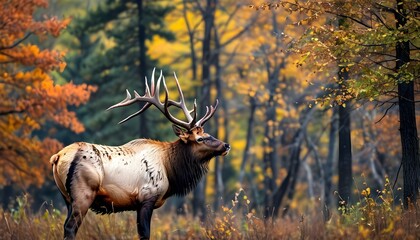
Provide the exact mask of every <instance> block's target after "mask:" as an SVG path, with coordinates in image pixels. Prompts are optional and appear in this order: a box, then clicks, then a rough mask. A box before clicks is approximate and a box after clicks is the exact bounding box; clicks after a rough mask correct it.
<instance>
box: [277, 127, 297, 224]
mask: <svg viewBox="0 0 420 240" xmlns="http://www.w3.org/2000/svg"><path fill="white" fill-rule="evenodd" d="M302 140H303V132H302V129H301V128H300V129H298V130H297V132H296V133H295V135H294V136H293V140H292V141H293V145H294V147H292V152H291V154H290V166H289V169H288V170H287V176H286V178H285V179H284V180H283V182H282V183H281V184H280V187H279V188H278V189H277V191H276V192H275V194H274V195H273V212H272V215H273V217H277V216H278V214H279V210H280V206H281V203H282V201H283V199H284V197H285V196H286V195H287V194H288V192H289V191H290V188H291V186H292V185H294V184H295V183H296V178H297V174H298V172H299V168H300V153H301V150H302Z"/></svg>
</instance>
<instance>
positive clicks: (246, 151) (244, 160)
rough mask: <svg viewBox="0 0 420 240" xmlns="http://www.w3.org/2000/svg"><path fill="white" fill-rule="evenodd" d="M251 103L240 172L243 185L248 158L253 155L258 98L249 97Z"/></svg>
mask: <svg viewBox="0 0 420 240" xmlns="http://www.w3.org/2000/svg"><path fill="white" fill-rule="evenodd" d="M249 103H250V110H249V118H248V127H247V131H246V143H245V149H244V153H243V158H242V163H241V168H240V172H239V184H240V185H242V182H243V180H244V176H245V166H246V163H247V162H248V159H249V157H250V155H251V152H250V148H251V141H252V138H253V135H252V130H253V128H254V116H255V110H257V103H256V99H255V97H253V96H250V97H249Z"/></svg>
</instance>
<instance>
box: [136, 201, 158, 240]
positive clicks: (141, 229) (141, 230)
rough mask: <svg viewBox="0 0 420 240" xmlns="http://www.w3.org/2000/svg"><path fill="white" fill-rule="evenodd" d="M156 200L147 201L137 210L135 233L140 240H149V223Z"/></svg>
mask: <svg viewBox="0 0 420 240" xmlns="http://www.w3.org/2000/svg"><path fill="white" fill-rule="evenodd" d="M156 200H157V197H152V198H150V199H147V200H145V201H144V202H142V203H141V204H140V207H139V209H137V232H138V234H139V238H140V239H141V240H143V239H149V238H150V222H151V220H152V214H153V209H154V207H155V203H156Z"/></svg>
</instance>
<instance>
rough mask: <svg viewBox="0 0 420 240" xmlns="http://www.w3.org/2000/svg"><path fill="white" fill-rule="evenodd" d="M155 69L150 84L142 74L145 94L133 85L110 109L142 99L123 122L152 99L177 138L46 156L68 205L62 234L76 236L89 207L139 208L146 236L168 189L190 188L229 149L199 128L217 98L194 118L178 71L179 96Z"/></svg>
mask: <svg viewBox="0 0 420 240" xmlns="http://www.w3.org/2000/svg"><path fill="white" fill-rule="evenodd" d="M154 75H155V74H154V71H153V74H152V80H151V88H150V89H149V86H148V85H147V79H146V91H145V94H144V96H140V95H139V94H138V93H137V92H136V91H134V93H135V96H134V98H132V97H131V95H130V93H129V92H128V91H127V98H126V99H125V100H123V101H122V102H120V103H118V104H116V105H114V106H111V107H110V108H109V109H112V108H116V107H123V106H127V105H130V104H133V103H137V102H145V105H144V106H143V108H142V109H140V110H139V111H138V112H136V113H134V114H132V115H130V116H129V117H127V118H126V119H124V120H122V121H121V122H125V121H127V120H128V119H131V118H132V117H134V116H136V115H139V114H140V113H142V112H144V111H145V110H146V109H147V108H149V107H150V106H152V105H154V106H156V107H157V108H158V109H159V110H160V111H161V112H162V113H163V114H164V115H165V116H166V117H167V119H168V120H170V121H171V122H172V123H173V124H174V125H173V129H174V132H175V134H176V135H177V136H178V137H179V139H178V140H177V141H175V142H159V141H155V140H149V139H136V140H133V141H131V142H128V143H126V144H124V145H122V146H104V145H98V144H91V143H85V142H78V143H73V144H71V145H69V146H67V147H65V148H63V149H62V150H61V151H60V152H58V153H57V154H54V155H53V156H52V157H51V159H50V162H51V164H52V166H53V175H54V180H55V182H56V184H57V186H58V188H59V190H60V192H61V194H62V195H63V198H64V200H65V202H66V205H67V209H68V214H67V218H66V221H65V223H64V238H65V239H74V238H75V236H76V233H77V230H78V228H79V227H80V225H81V223H82V221H83V218H84V216H85V215H86V213H87V211H88V209H91V210H93V211H94V212H97V213H102V214H108V213H115V212H121V211H128V210H132V211H137V231H138V234H139V237H140V239H148V238H149V237H150V221H151V217H152V213H153V209H156V208H159V207H161V206H162V205H163V204H164V202H165V200H166V199H167V198H168V197H170V196H172V195H185V194H187V193H188V192H190V191H191V190H192V189H193V188H194V187H195V186H196V185H197V183H198V182H199V180H200V179H201V178H202V177H203V176H204V175H205V174H206V173H207V170H208V163H209V161H210V159H211V158H213V157H215V156H220V155H222V156H224V155H226V154H227V153H228V152H229V150H230V146H229V144H227V143H224V142H222V141H220V140H218V139H216V138H214V137H212V136H210V135H209V134H207V133H205V132H204V130H203V125H204V123H205V122H206V121H207V120H209V119H210V118H211V117H212V116H213V114H214V112H215V110H216V108H217V102H216V105H215V107H213V106H210V108H208V107H206V108H207V112H206V114H205V115H204V116H203V117H202V118H201V119H200V120H198V121H197V119H196V117H197V113H196V108H197V107H196V103H195V102H194V108H193V109H192V110H189V109H187V107H186V106H185V101H184V96H183V93H182V90H181V88H180V86H179V82H178V80H177V78H176V76H175V80H176V84H177V87H178V92H179V95H180V101H179V102H176V101H173V100H170V99H169V98H168V89H167V87H166V83H165V79H164V77H163V76H162V72H161V74H160V77H159V79H158V81H157V84H156V86H155V81H154ZM162 80H163V81H162ZM161 81H162V82H163V85H164V88H165V100H164V102H163V103H162V102H161V101H160V100H159V88H160V85H161ZM170 106H174V107H177V108H180V109H181V110H182V111H183V112H184V114H185V116H186V118H187V121H183V120H179V119H177V118H175V117H173V116H172V115H171V113H169V111H168V108H169V107H170ZM121 122H120V123H121Z"/></svg>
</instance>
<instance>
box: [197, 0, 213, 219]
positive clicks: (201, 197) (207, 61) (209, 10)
mask: <svg viewBox="0 0 420 240" xmlns="http://www.w3.org/2000/svg"><path fill="white" fill-rule="evenodd" d="M206 2H207V4H206V7H205V9H204V12H203V15H204V16H203V19H204V38H203V46H202V56H203V58H202V76H201V77H202V88H201V99H200V104H199V105H201V106H203V105H204V106H209V105H210V104H211V103H210V89H211V81H210V77H211V76H210V67H211V62H212V54H211V30H212V28H213V24H214V13H215V10H216V4H217V1H216V0H207V1H206ZM201 111H202V112H201V114H200V115H201V116H203V115H204V114H205V112H204V109H202V110H201ZM207 125H209V123H207ZM210 129H211V128H210ZM212 134H214V133H212ZM205 189H206V188H205V180H203V181H202V182H200V183H199V186H198V187H197V189H196V190H195V191H194V196H193V202H194V204H193V214H194V216H197V214H198V213H199V212H200V211H201V214H202V215H201V217H202V218H205V214H206V208H205ZM197 208H200V209H197Z"/></svg>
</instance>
